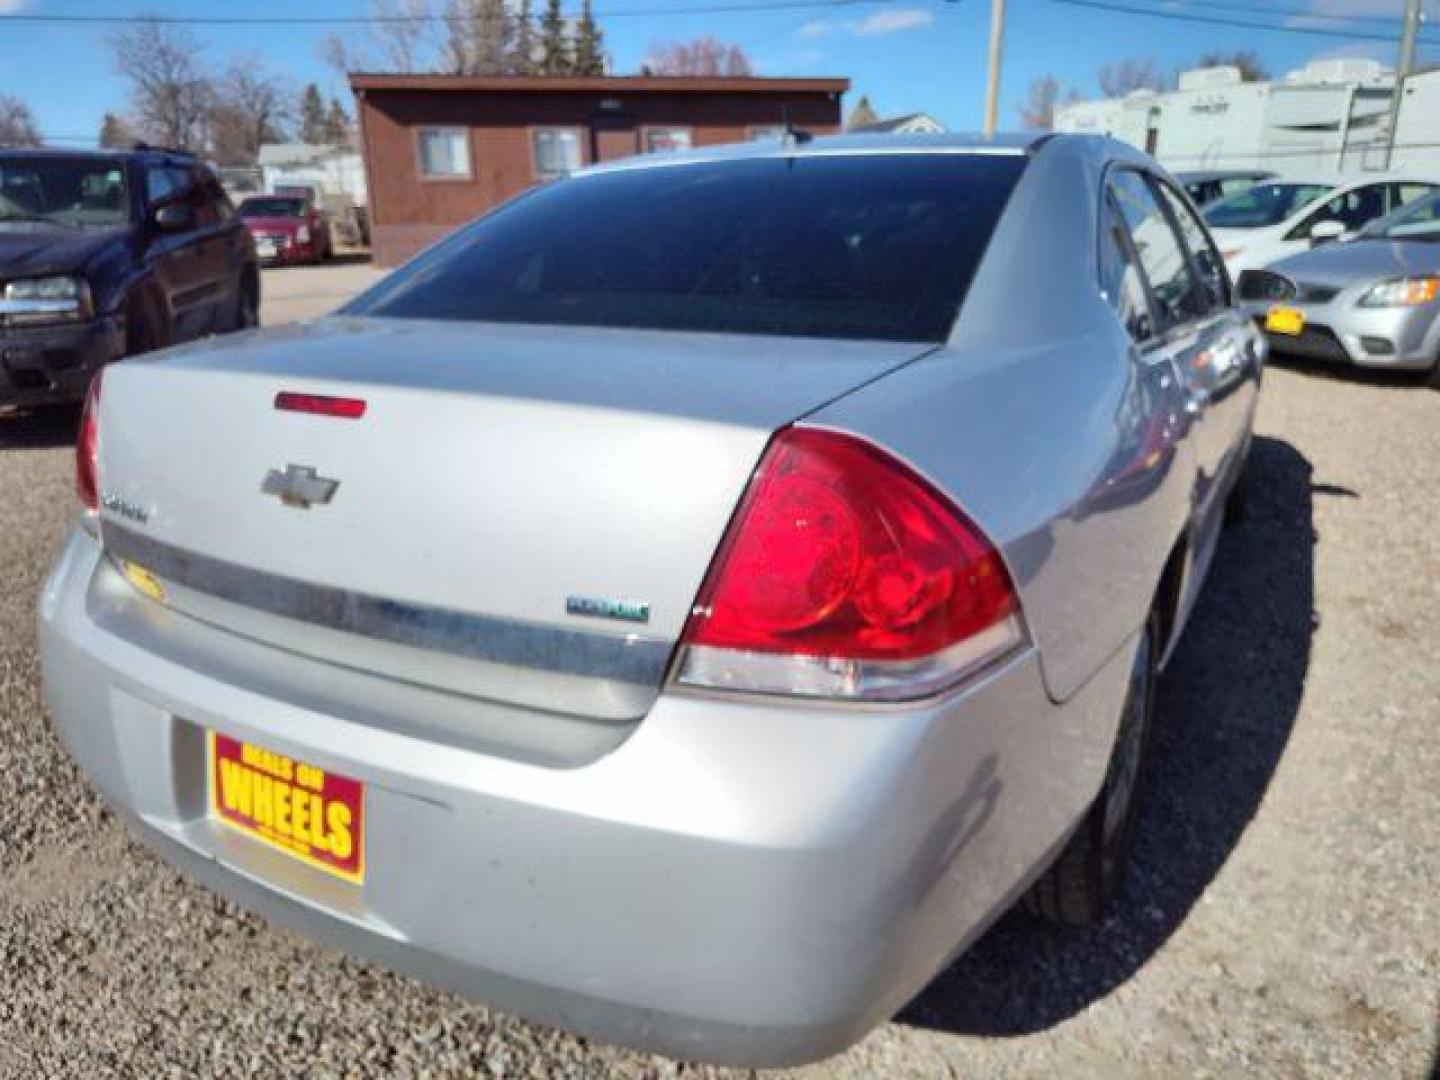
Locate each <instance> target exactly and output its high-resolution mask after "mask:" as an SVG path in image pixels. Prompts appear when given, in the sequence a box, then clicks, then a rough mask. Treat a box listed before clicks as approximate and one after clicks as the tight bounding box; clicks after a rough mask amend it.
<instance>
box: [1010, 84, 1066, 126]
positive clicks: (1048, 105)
mask: <svg viewBox="0 0 1440 1080" xmlns="http://www.w3.org/2000/svg"><path fill="white" fill-rule="evenodd" d="M1059 100H1060V82H1059V80H1058V79H1056V78H1055V76H1054V75H1042V76H1040V78H1038V79H1032V80H1031V81H1030V87H1029V89H1027V90H1026V91H1025V100H1024V102H1023V103H1022V104H1021V105H1020V126H1021V127H1025V128H1030V129H1034V130H1039V131H1049V130H1050V129H1051V128H1052V127H1054V126H1055V105H1056V103H1057V102H1058V101H1059Z"/></svg>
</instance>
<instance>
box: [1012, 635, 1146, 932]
mask: <svg viewBox="0 0 1440 1080" xmlns="http://www.w3.org/2000/svg"><path fill="white" fill-rule="evenodd" d="M1159 656H1160V618H1159V614H1158V613H1157V612H1153V611H1152V612H1151V613H1150V617H1149V619H1147V620H1146V623H1145V632H1144V633H1143V634H1141V636H1140V643H1139V645H1137V646H1136V649H1135V658H1134V660H1133V661H1132V663H1131V667H1130V683H1129V687H1128V689H1127V691H1126V694H1125V703H1124V705H1123V706H1122V707H1121V713H1120V725H1119V729H1118V730H1117V732H1116V734H1115V747H1114V749H1113V750H1112V751H1111V753H1110V765H1109V768H1108V769H1107V770H1106V773H1105V781H1104V783H1103V784H1102V785H1101V787H1100V794H1099V795H1097V796H1096V797H1095V801H1094V802H1093V803H1092V804H1091V805H1090V809H1089V810H1088V811H1087V812H1086V814H1085V818H1084V820H1083V821H1081V822H1080V826H1079V828H1077V829H1076V830H1075V833H1074V835H1072V836H1071V837H1070V840H1069V841H1068V842H1067V843H1066V845H1065V848H1064V849H1063V850H1062V851H1061V852H1060V855H1059V857H1058V858H1057V859H1056V860H1055V862H1054V863H1053V864H1052V865H1051V867H1050V868H1049V869H1048V870H1046V871H1045V873H1044V875H1043V876H1042V877H1041V878H1040V880H1039V881H1037V882H1036V883H1035V884H1034V885H1033V886H1032V887H1031V889H1030V891H1029V892H1028V893H1027V894H1026V895H1025V899H1024V901H1023V902H1022V903H1023V905H1024V907H1025V908H1026V909H1027V910H1028V911H1030V912H1031V913H1032V914H1035V915H1039V916H1040V917H1042V918H1044V919H1048V920H1050V921H1052V922H1059V923H1066V924H1069V925H1072V926H1082V925H1084V924H1085V923H1089V922H1093V921H1094V920H1095V919H1096V918H1097V917H1098V916H1099V915H1100V914H1101V913H1102V912H1103V911H1104V909H1105V906H1106V905H1107V904H1108V903H1109V902H1110V900H1111V899H1112V898H1113V897H1114V896H1115V893H1116V891H1117V890H1118V889H1119V887H1120V882H1121V880H1122V879H1123V878H1124V875H1125V866H1126V863H1127V861H1128V858H1129V854H1130V841H1131V838H1132V836H1133V834H1134V831H1135V819H1136V816H1137V810H1138V808H1139V804H1140V800H1139V792H1140V785H1141V779H1142V776H1143V774H1144V766H1145V760H1146V758H1147V756H1148V751H1149V746H1150V730H1151V721H1152V717H1153V713H1154V708H1155V669H1156V665H1157V664H1158V663H1159Z"/></svg>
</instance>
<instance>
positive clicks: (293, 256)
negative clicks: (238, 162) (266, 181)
mask: <svg viewBox="0 0 1440 1080" xmlns="http://www.w3.org/2000/svg"><path fill="white" fill-rule="evenodd" d="M240 217H241V218H243V219H244V221H245V227H246V228H247V229H249V230H250V236H251V238H252V239H253V240H254V241H255V254H256V256H257V257H258V258H259V259H260V261H261V262H267V263H318V262H324V261H325V260H326V259H328V258H329V257H330V255H331V252H332V250H333V248H332V246H331V240H330V225H329V223H328V222H327V221H326V220H325V215H324V214H322V213H321V212H320V211H319V210H317V209H316V208H315V206H314V204H313V203H311V202H310V200H309V199H306V198H304V197H303V196H300V195H255V196H252V197H250V198H248V199H246V200H245V201H244V202H242V203H241V204H240Z"/></svg>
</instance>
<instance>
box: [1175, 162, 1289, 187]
mask: <svg viewBox="0 0 1440 1080" xmlns="http://www.w3.org/2000/svg"><path fill="white" fill-rule="evenodd" d="M1173 175H1174V177H1175V179H1176V180H1179V181H1180V182H1181V183H1182V184H1196V183H1204V182H1205V181H1206V180H1232V179H1235V178H1236V177H1243V176H1255V177H1259V178H1260V179H1261V180H1269V179H1272V178H1274V176H1275V174H1274V173H1273V172H1271V171H1270V170H1268V169H1262V168H1259V167H1258V166H1257V167H1256V168H1253V169H1186V170H1184V171H1183V172H1177V173H1174V174H1173Z"/></svg>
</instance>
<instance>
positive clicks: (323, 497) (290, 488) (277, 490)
mask: <svg viewBox="0 0 1440 1080" xmlns="http://www.w3.org/2000/svg"><path fill="white" fill-rule="evenodd" d="M339 486H340V481H339V480H330V479H328V478H326V477H324V476H320V475H318V474H317V473H316V472H315V470H314V468H312V467H311V466H309V465H286V466H285V471H284V472H281V471H280V470H279V469H271V470H270V471H269V472H268V473H266V475H265V482H264V483H263V484H261V485H260V490H261V491H263V492H264V493H265V494H266V495H274V496H277V497H278V498H279V499H280V501H281V502H282V503H284V504H285V505H286V506H294V507H296V508H298V509H300V510H309V509H310V507H312V506H314V505H315V504H316V503H320V504H322V505H323V504H324V503H328V502H329V501H330V500H331V499H333V498H334V497H335V489H336V488H338V487H339Z"/></svg>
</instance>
